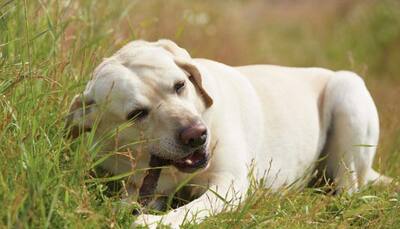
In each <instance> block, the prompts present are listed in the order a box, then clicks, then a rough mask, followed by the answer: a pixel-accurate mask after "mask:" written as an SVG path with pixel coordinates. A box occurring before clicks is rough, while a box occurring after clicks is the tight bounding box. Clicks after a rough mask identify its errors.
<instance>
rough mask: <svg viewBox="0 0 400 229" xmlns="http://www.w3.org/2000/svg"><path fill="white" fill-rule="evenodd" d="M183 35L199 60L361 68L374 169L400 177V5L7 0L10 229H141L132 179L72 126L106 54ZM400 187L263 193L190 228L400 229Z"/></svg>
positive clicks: (0, 62) (6, 211)
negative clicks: (110, 166)
mask: <svg viewBox="0 0 400 229" xmlns="http://www.w3.org/2000/svg"><path fill="white" fill-rule="evenodd" d="M159 38H169V39H172V40H174V41H176V42H177V43H178V44H179V45H180V46H182V47H184V48H186V49H187V50H188V51H189V52H190V53H191V55H192V56H193V57H204V58H210V59H214V60H217V61H220V62H223V63H226V64H230V65H245V64H256V63H268V64H278V65H288V66H300V67H306V66H320V67H326V68H330V69H334V70H342V69H347V70H352V71H355V72H357V73H358V74H360V75H361V76H363V78H364V80H365V81H366V84H367V86H368V88H369V89H370V91H371V94H372V96H373V98H374V99H375V102H376V104H377V107H378V110H379V114H380V122H381V136H380V144H379V147H378V152H377V156H376V159H375V164H374V168H376V169H377V170H378V171H380V172H382V173H384V174H386V175H389V176H392V177H394V178H395V179H396V180H398V177H399V175H400V115H399V114H400V2H399V1H398V0H354V1H345V0H328V1H317V0H301V1H290V0H283V1H274V0H268V1H262V0H227V1H212V0H205V1H194V0H188V1H183V0H169V1H162V0H149V1H130V0H118V1H85V0H75V1H69V0H58V1H57V0H54V1H51V0H37V1H36V0H35V1H29V0H1V1H0V120H1V121H0V171H1V173H0V206H1V208H0V228H127V227H129V225H130V224H131V223H132V222H133V221H134V216H132V215H131V210H132V209H131V207H130V206H124V205H121V204H120V202H119V198H120V196H119V195H120V192H118V191H113V190H110V186H108V185H107V182H108V181H113V182H116V183H119V184H122V183H123V180H124V179H126V177H110V178H109V179H107V178H96V177H95V176H93V174H95V173H96V171H95V167H96V165H97V164H98V160H97V158H96V149H94V148H93V147H91V145H90V142H91V139H92V138H91V135H90V134H88V135H85V136H82V137H80V138H79V139H77V140H74V141H72V140H70V139H67V138H65V137H64V134H65V132H64V130H63V129H64V125H65V121H64V118H65V116H66V114H67V110H68V105H69V102H70V101H71V99H72V97H73V96H74V95H75V94H77V93H80V92H81V91H82V90H83V88H84V86H85V83H86V82H87V81H88V80H89V79H90V76H91V72H92V71H93V69H94V67H95V66H96V65H97V64H99V63H100V62H101V60H102V58H104V57H107V56H110V55H111V54H112V53H113V52H115V51H116V50H117V49H118V48H120V47H122V46H123V45H124V44H126V43H127V42H129V41H131V40H134V39H147V40H156V39H159ZM399 191H400V189H399V187H398V186H396V185H391V186H389V187H367V188H365V189H363V190H361V191H360V192H359V193H356V194H354V195H352V196H348V195H339V196H332V195H327V194H323V193H322V191H321V190H320V189H316V188H307V189H305V190H302V191H299V190H283V191H282V192H280V193H270V192H269V190H265V189H256V190H253V192H252V194H251V195H249V198H248V199H247V200H246V201H245V202H243V203H242V205H241V206H240V207H239V208H238V209H237V210H234V211H230V212H225V213H222V214H219V215H216V216H213V217H211V218H209V219H208V220H206V221H205V222H204V223H202V224H199V225H186V226H185V227H187V228H351V227H362V228H400V193H399Z"/></svg>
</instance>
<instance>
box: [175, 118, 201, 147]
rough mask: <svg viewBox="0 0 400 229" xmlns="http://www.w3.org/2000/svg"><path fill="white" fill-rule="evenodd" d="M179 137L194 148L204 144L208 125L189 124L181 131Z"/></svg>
mask: <svg viewBox="0 0 400 229" xmlns="http://www.w3.org/2000/svg"><path fill="white" fill-rule="evenodd" d="M179 138H180V140H181V142H182V143H183V144H184V145H187V146H190V147H192V148H196V147H199V146H202V145H204V143H206V140H207V127H206V126H205V125H204V124H201V123H197V124H195V125H192V126H189V127H187V128H185V129H183V130H182V131H181V133H180V135H179Z"/></svg>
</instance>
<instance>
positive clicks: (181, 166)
mask: <svg viewBox="0 0 400 229" xmlns="http://www.w3.org/2000/svg"><path fill="white" fill-rule="evenodd" d="M208 161H209V156H208V153H207V148H206V147H202V148H200V149H197V150H195V151H194V152H193V153H192V154H190V155H188V156H186V157H184V158H181V159H178V160H171V164H172V165H173V166H175V167H176V168H177V169H178V170H179V171H181V172H185V173H193V172H195V171H197V170H199V169H202V168H205V167H207V164H208Z"/></svg>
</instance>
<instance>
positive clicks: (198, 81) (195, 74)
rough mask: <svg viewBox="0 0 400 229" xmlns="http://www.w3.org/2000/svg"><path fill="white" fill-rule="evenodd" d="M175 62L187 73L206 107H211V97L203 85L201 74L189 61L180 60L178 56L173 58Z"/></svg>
mask: <svg viewBox="0 0 400 229" xmlns="http://www.w3.org/2000/svg"><path fill="white" fill-rule="evenodd" d="M175 63H176V65H178V66H179V67H180V68H182V69H183V70H184V71H185V72H187V73H188V77H189V79H190V81H191V82H192V83H193V84H194V85H195V86H196V88H197V89H198V90H199V92H200V94H201V97H202V98H203V100H204V103H205V105H206V107H207V108H209V107H211V105H212V104H213V99H212V98H211V96H210V95H209V94H208V92H207V91H206V90H205V89H204V87H203V83H202V76H201V73H200V71H199V69H198V68H197V67H196V66H195V65H194V64H192V63H190V62H189V61H186V60H182V59H180V58H175Z"/></svg>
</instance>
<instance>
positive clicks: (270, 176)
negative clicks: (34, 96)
mask: <svg viewBox="0 0 400 229" xmlns="http://www.w3.org/2000/svg"><path fill="white" fill-rule="evenodd" d="M126 123H128V124H127V126H125V127H124V128H122V127H121V125H124V124H126ZM68 126H69V128H70V131H71V135H73V136H74V137H77V136H78V135H79V134H82V133H83V132H85V131H95V133H94V139H95V141H100V140H101V139H104V137H103V136H105V135H107V133H109V132H110V131H112V130H115V129H117V133H115V136H114V137H113V138H111V139H109V140H105V141H103V142H105V143H104V145H103V147H102V152H110V151H112V152H115V151H118V150H121V149H124V150H126V149H129V152H131V153H132V157H133V158H134V163H132V160H130V159H128V158H127V157H126V156H123V155H114V156H112V157H110V158H108V159H107V160H106V161H105V162H104V163H103V164H102V166H103V167H104V168H105V169H107V170H108V171H110V172H112V173H114V174H120V173H124V172H128V171H131V170H132V167H135V169H137V170H138V171H139V172H137V173H135V175H134V176H133V177H132V179H131V181H130V184H129V187H127V189H128V190H129V195H132V196H135V195H137V187H138V185H140V182H141V181H142V179H143V176H144V173H143V172H140V171H141V170H142V169H144V168H147V167H148V162H149V160H150V156H151V155H153V156H157V157H158V158H162V159H165V160H168V161H170V162H171V166H169V167H168V168H165V169H163V170H162V173H161V176H160V178H159V181H158V187H157V190H156V193H158V194H162V195H169V194H171V193H174V191H175V190H176V189H177V187H178V186H179V185H180V184H181V183H182V182H183V181H185V180H187V179H190V182H191V184H194V185H195V186H196V187H205V188H196V187H194V188H193V189H192V190H191V192H192V194H193V195H195V196H196V195H197V196H198V198H197V199H194V200H193V201H191V202H189V203H187V204H185V205H183V206H181V207H178V208H176V209H174V210H172V211H170V212H169V213H167V214H165V215H150V214H141V215H139V216H138V218H137V220H136V221H135V225H148V226H149V227H151V228H155V227H156V226H157V225H158V224H160V223H161V224H165V225H169V226H171V227H172V228H179V226H180V225H182V223H184V222H196V223H198V222H201V221H202V220H204V219H205V218H206V217H208V216H209V215H210V214H212V213H218V212H221V211H222V210H223V209H224V208H225V206H226V204H227V202H229V204H230V206H237V205H238V204H239V203H240V201H241V200H242V199H243V198H244V197H245V194H246V192H247V190H248V189H249V186H250V183H251V179H252V178H254V179H256V180H261V179H263V181H264V182H263V184H264V186H265V187H266V188H269V189H271V190H274V191H277V190H279V189H281V188H284V187H287V186H288V185H291V184H293V183H295V182H296V181H298V180H299V179H302V177H307V176H309V175H310V174H313V173H314V172H313V171H316V170H318V168H323V169H319V171H318V172H319V173H320V172H321V171H324V176H325V179H330V180H331V181H333V184H334V188H335V191H336V192H339V193H340V192H348V193H352V192H355V191H357V190H359V189H360V188H361V187H363V186H364V185H366V184H368V183H370V182H373V183H384V184H387V183H390V182H391V178H389V177H386V176H384V175H381V174H379V173H378V172H376V171H375V170H373V169H372V162H373V159H374V155H375V151H376V146H377V143H378V137H379V119H378V113H377V109H376V107H375V104H374V102H373V99H372V98H371V95H370V93H369V92H368V90H367V88H366V86H365V84H364V82H363V80H362V79H361V78H360V77H359V76H358V75H356V74H355V73H353V72H349V71H336V72H335V71H331V70H327V69H323V68H291V67H282V66H272V65H250V66H240V67H231V66H228V65H225V64H222V63H218V62H215V61H212V60H208V59H197V58H192V57H191V56H190V55H189V53H188V52H187V51H186V50H185V49H183V48H181V47H179V46H178V45H177V44H176V43H174V42H172V41H170V40H165V39H163V40H158V41H155V42H148V41H143V40H138V41H133V42H131V43H129V44H127V45H126V46H124V47H123V48H121V49H120V50H119V51H117V52H116V53H115V54H114V55H113V56H111V57H109V58H106V59H104V60H103V62H102V63H101V64H100V65H99V66H98V67H97V68H96V69H95V70H94V73H93V77H92V79H91V80H90V81H89V82H88V84H87V86H86V89H85V91H84V92H83V93H82V94H80V95H76V96H75V97H74V99H73V101H72V103H71V106H70V110H69V116H68ZM133 164H134V165H133ZM250 171H251V176H249V172H250ZM221 197H223V198H221Z"/></svg>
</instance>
